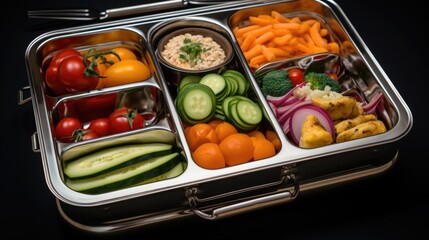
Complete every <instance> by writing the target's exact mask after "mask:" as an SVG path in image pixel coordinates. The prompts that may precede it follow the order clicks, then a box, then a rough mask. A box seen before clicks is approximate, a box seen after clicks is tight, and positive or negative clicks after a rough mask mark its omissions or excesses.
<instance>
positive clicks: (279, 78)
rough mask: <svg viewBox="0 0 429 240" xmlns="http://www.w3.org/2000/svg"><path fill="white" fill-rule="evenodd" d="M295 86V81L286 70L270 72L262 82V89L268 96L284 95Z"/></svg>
mask: <svg viewBox="0 0 429 240" xmlns="http://www.w3.org/2000/svg"><path fill="white" fill-rule="evenodd" d="M292 88H293V83H292V81H291V80H290V79H289V74H288V73H287V72H286V71H282V70H274V71H271V72H268V73H267V74H266V75H265V76H264V77H263V78H262V82H261V91H262V93H263V94H264V95H265V96H267V95H270V96H275V97H279V96H283V95H285V94H286V93H287V92H289V91H290V90H291V89H292Z"/></svg>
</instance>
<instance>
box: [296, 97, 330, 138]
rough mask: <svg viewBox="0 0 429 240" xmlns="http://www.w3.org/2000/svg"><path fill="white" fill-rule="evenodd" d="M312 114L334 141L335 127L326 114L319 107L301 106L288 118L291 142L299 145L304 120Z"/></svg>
mask: <svg viewBox="0 0 429 240" xmlns="http://www.w3.org/2000/svg"><path fill="white" fill-rule="evenodd" d="M310 114H313V115H314V116H315V117H316V118H317V119H319V122H320V124H322V126H323V127H324V128H325V129H326V131H328V132H329V133H330V134H331V136H332V138H333V139H335V127H334V123H333V122H332V119H331V118H330V117H329V115H328V113H327V112H326V111H325V110H323V109H322V108H320V107H317V106H314V105H302V106H299V107H297V108H295V109H294V111H293V112H292V113H290V117H289V131H290V135H291V136H292V139H293V141H294V142H295V143H296V144H299V140H300V138H301V131H302V125H303V124H304V120H305V118H306V117H307V116H308V115H310Z"/></svg>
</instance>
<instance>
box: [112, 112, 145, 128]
mask: <svg viewBox="0 0 429 240" xmlns="http://www.w3.org/2000/svg"><path fill="white" fill-rule="evenodd" d="M144 126H145V120H144V118H143V117H142V116H141V115H140V114H139V113H138V112H137V111H136V110H134V109H129V108H125V107H123V108H118V109H116V110H115V111H113V112H112V113H111V114H110V116H109V128H110V133H111V134H115V133H121V132H126V131H130V130H134V129H139V128H143V127H144Z"/></svg>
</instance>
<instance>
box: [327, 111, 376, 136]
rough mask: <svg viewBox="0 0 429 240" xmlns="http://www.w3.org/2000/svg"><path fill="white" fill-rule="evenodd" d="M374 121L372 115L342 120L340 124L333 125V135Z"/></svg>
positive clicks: (374, 117)
mask: <svg viewBox="0 0 429 240" xmlns="http://www.w3.org/2000/svg"><path fill="white" fill-rule="evenodd" d="M374 120H377V117H376V116H375V115H374V114H365V115H359V116H357V117H354V118H351V119H346V120H342V121H341V122H339V123H337V124H335V133H336V134H340V133H342V132H344V131H346V130H348V129H350V128H353V127H356V126H357V125H359V124H361V123H364V122H369V121H374Z"/></svg>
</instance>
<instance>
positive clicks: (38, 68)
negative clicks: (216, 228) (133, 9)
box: [26, 0, 412, 233]
mask: <svg viewBox="0 0 429 240" xmlns="http://www.w3.org/2000/svg"><path fill="white" fill-rule="evenodd" d="M273 10H275V11H277V12H280V13H282V14H284V15H285V16H300V15H306V16H312V17H315V18H317V19H320V20H321V21H322V23H323V24H324V26H325V27H327V28H328V29H329V31H330V34H331V35H332V37H333V38H335V39H336V41H337V42H338V43H340V48H341V51H340V53H339V54H338V57H336V58H335V64H339V65H340V66H341V69H340V70H339V72H338V73H341V76H343V75H344V79H345V80H343V82H342V88H343V90H344V91H345V92H351V93H352V94H354V95H357V96H358V97H359V98H360V99H362V101H365V102H369V101H371V99H372V98H373V97H374V95H375V93H377V92H382V93H383V95H384V98H383V107H382V108H380V109H379V110H378V111H379V114H380V116H381V118H382V119H383V121H384V123H385V124H386V126H387V128H388V130H387V131H386V132H385V133H382V134H377V135H374V136H369V137H365V138H361V139H356V140H352V141H347V142H342V143H335V144H331V145H328V146H323V147H317V148H312V149H304V148H300V147H298V146H297V145H296V144H294V143H293V142H292V141H291V139H290V138H289V137H288V136H287V135H286V134H284V132H283V130H282V126H281V125H280V124H279V122H278V121H277V119H276V116H275V114H274V113H273V111H271V109H270V105H269V104H268V102H267V100H266V99H265V97H264V96H263V94H262V93H261V90H260V88H259V85H258V81H257V76H256V75H257V73H258V71H259V72H260V71H262V70H266V69H273V68H274V69H276V68H287V67H290V66H296V65H299V64H304V65H305V64H307V65H305V66H304V67H308V66H311V64H312V63H315V62H317V61H316V60H315V59H312V58H311V56H310V58H308V56H304V57H299V58H293V59H292V60H283V61H280V62H277V63H274V64H270V65H266V66H264V67H261V69H259V70H256V71H255V69H252V68H251V67H250V66H249V64H248V63H247V61H246V57H245V56H244V54H243V52H242V51H241V49H240V46H239V43H238V41H237V38H236V37H235V36H234V32H233V29H234V28H235V27H237V26H244V25H246V24H248V18H249V16H257V15H259V14H267V13H270V12H271V11H273ZM194 26H199V27H202V28H207V29H210V30H214V31H216V32H218V33H220V34H222V35H223V36H224V37H226V38H227V39H228V40H229V41H230V43H231V44H232V46H233V51H234V53H233V59H232V61H230V62H229V63H228V67H230V68H235V69H238V70H240V71H241V72H242V73H243V74H244V75H245V76H246V78H247V79H248V80H249V82H250V88H249V94H251V95H252V96H253V98H254V99H255V101H257V102H258V103H259V104H260V106H262V111H263V113H264V116H265V118H264V120H263V122H261V127H263V128H270V129H272V130H273V131H275V133H276V134H277V136H278V138H279V140H280V142H281V149H280V150H279V151H278V152H276V154H275V155H274V156H272V157H269V158H266V159H262V160H259V161H251V162H247V163H244V164H239V165H235V166H229V167H225V168H221V169H215V170H209V169H204V168H202V167H200V166H198V165H197V164H196V163H195V162H194V161H193V159H192V153H191V151H190V149H189V146H188V144H187V141H186V137H185V131H184V127H185V123H184V122H182V120H181V118H180V116H179V114H178V112H177V108H176V107H175V97H176V94H177V90H176V88H177V86H176V83H177V81H178V78H179V77H180V74H178V73H177V72H174V71H172V70H171V69H169V68H167V67H165V66H163V65H162V64H160V63H159V61H158V59H157V54H156V51H157V48H158V43H159V42H160V41H161V40H162V38H163V37H164V36H165V35H166V34H168V33H170V32H172V31H174V30H177V29H181V28H188V27H194ZM118 46H120V47H126V48H129V49H132V50H133V51H134V52H135V53H136V54H137V55H138V56H139V58H140V59H141V60H142V61H144V62H145V63H146V64H147V65H148V66H149V69H150V72H151V76H150V77H149V79H147V80H145V81H141V82H135V83H131V84H125V85H121V86H115V87H106V88H101V89H97V90H91V91H87V92H82V93H77V94H69V95H64V96H54V95H52V94H51V93H50V92H49V90H48V89H47V87H46V84H45V82H44V80H43V75H44V71H45V70H46V67H47V62H48V61H49V60H50V59H51V58H52V56H53V55H54V54H55V52H57V51H59V50H60V49H63V48H75V49H77V50H80V51H86V50H88V49H91V48H97V49H106V48H111V47H118ZM314 56H318V55H314ZM314 56H313V57H314ZM329 61H332V59H330V58H329ZM26 63H27V71H28V77H29V85H30V87H29V89H30V91H31V99H32V104H33V109H34V115H35V120H36V127H37V134H35V135H34V136H33V140H34V142H36V143H38V144H37V146H36V147H35V149H34V150H40V153H41V156H42V163H43V166H44V171H45V178H46V182H47V185H48V187H49V188H50V190H51V191H52V193H53V194H54V195H55V197H56V198H57V199H58V201H57V202H58V209H59V211H60V213H61V215H62V216H63V217H64V218H65V219H66V220H67V221H68V222H69V223H70V224H72V225H73V226H75V227H77V228H79V229H82V230H85V231H90V232H96V233H107V232H115V231H122V230H127V229H131V228H136V227H141V226H144V225H148V224H152V223H157V222H160V221H167V220H171V219H178V218H181V217H185V216H189V215H192V214H195V215H198V216H200V217H202V218H204V219H211V220H213V219H221V218H223V217H227V216H231V215H234V214H240V213H242V212H245V211H250V210H255V209H260V208H262V207H265V206H271V205H275V204H280V203H285V202H288V201H291V200H294V199H295V198H296V197H297V196H298V194H299V193H300V192H303V191H308V190H311V189H316V188H322V187H324V186H328V185H334V184H336V183H340V182H344V181H348V180H353V179H358V178H362V177H366V176H370V175H374V174H377V173H381V172H384V171H386V170H388V169H389V168H390V167H391V166H393V165H394V162H395V160H396V158H397V156H398V151H399V149H398V143H399V140H400V139H401V138H402V137H404V136H405V135H406V134H407V133H408V132H409V131H410V129H411V127H412V114H411V112H410V110H409V108H408V107H407V105H406V103H405V102H404V100H403V99H402V98H401V96H400V95H399V93H398V91H397V90H396V89H395V87H394V86H393V84H392V83H391V81H390V80H389V77H388V76H387V74H386V73H385V72H384V71H383V69H381V67H380V65H379V64H378V63H377V60H376V59H375V58H374V57H373V55H372V54H371V52H370V50H369V49H368V48H367V47H366V45H365V43H364V42H363V41H362V39H361V38H360V37H359V34H358V33H357V32H356V31H355V29H354V28H353V26H352V25H351V23H350V22H349V20H348V19H347V17H346V16H345V15H344V13H343V12H342V10H341V8H340V7H339V6H338V5H337V4H336V3H335V2H334V1H310V0H306V1H304V0H302V1H281V0H278V1H276V0H273V1H239V2H235V3H234V2H229V3H225V4H219V5H215V6H210V7H197V8H193V9H185V10H177V11H174V12H170V13H165V14H164V13H160V14H157V15H146V16H141V17H136V18H130V19H123V20H117V21H112V22H107V23H99V24H93V25H87V26H81V27H74V28H69V29H61V30H56V31H52V32H48V33H45V34H43V35H41V36H39V37H37V38H36V39H34V40H33V42H31V43H30V45H29V46H28V48H27V51H26ZM327 63H329V64H327ZM327 63H326V62H325V63H324V65H323V67H324V68H326V67H331V65H330V64H331V63H332V62H327ZM103 95H106V96H107V95H114V96H115V99H125V100H126V101H125V102H127V104H129V105H130V106H132V107H134V108H137V109H139V112H140V113H143V112H151V113H153V114H154V116H156V117H155V118H154V119H151V120H150V121H148V122H147V126H146V127H145V128H143V129H139V130H134V131H130V132H126V133H120V134H115V135H112V136H105V137H101V138H97V139H92V140H87V141H81V142H73V143H62V142H59V141H57V140H56V139H55V134H54V132H53V129H54V125H55V123H56V122H57V121H58V120H59V119H60V118H61V117H62V116H65V115H67V114H70V113H69V112H68V111H66V110H64V109H69V106H68V104H70V103H72V102H75V101H79V100H82V99H88V98H91V97H93V96H103ZM112 107H113V106H112ZM91 111H97V110H96V109H91ZM147 139H150V141H154V139H156V141H157V142H164V143H169V144H172V145H174V146H175V147H176V148H177V149H179V150H180V151H181V152H182V154H183V156H184V158H183V159H184V162H185V166H186V167H185V169H184V171H183V173H182V174H180V175H179V176H176V177H174V178H170V179H165V180H161V181H155V182H151V183H147V184H141V185H137V186H133V187H129V188H125V189H121V190H116V191H111V192H106V193H101V194H85V193H80V192H77V191H74V190H72V189H70V188H69V187H67V186H66V185H65V183H64V172H63V161H67V160H69V159H73V158H75V157H77V156H82V155H84V154H87V153H90V152H93V151H95V150H98V149H102V148H105V147H109V146H114V145H118V144H124V143H136V142H138V143H145V142H147V141H148V140H147Z"/></svg>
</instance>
